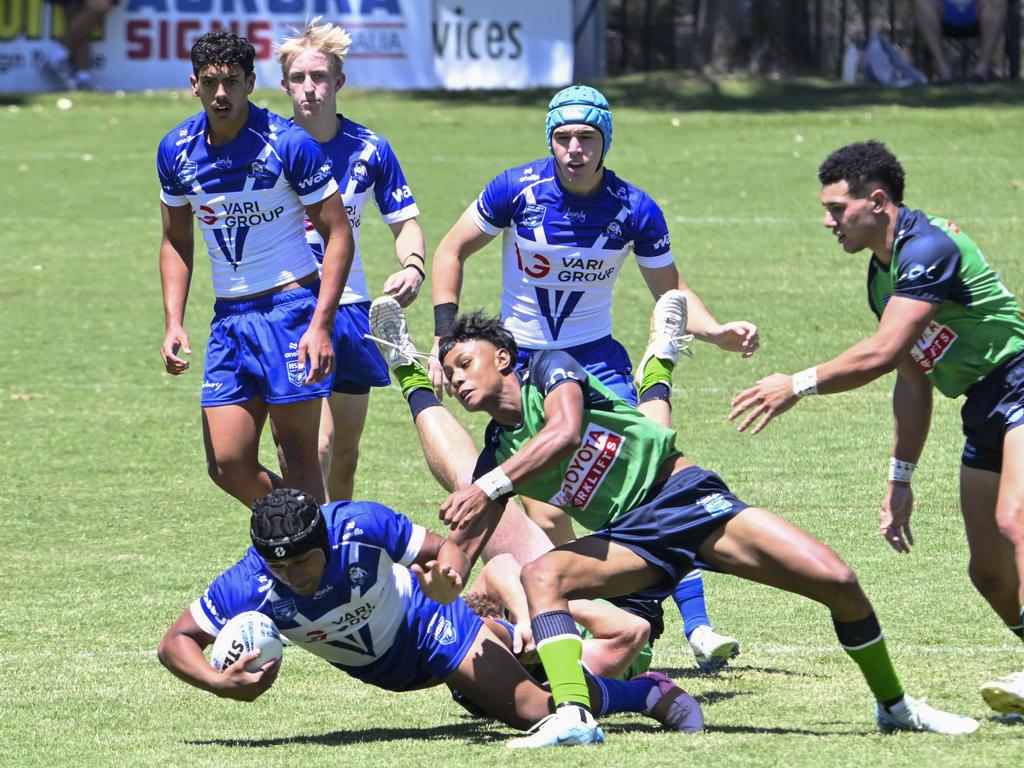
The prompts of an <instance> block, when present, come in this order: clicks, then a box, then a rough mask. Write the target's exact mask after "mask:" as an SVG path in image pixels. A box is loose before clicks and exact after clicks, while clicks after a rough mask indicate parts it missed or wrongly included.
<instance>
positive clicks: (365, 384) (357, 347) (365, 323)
mask: <svg viewBox="0 0 1024 768" xmlns="http://www.w3.org/2000/svg"><path fill="white" fill-rule="evenodd" d="M369 332H370V302H368V301H361V302H358V303H355V304H342V305H341V306H339V307H338V314H336V315H335V316H334V334H335V337H336V338H335V340H334V357H335V366H336V368H335V372H334V386H333V388H332V389H333V391H334V392H341V393H343V394H346V395H365V394H366V393H367V392H369V391H370V387H387V386H390V385H391V374H389V373H388V364H387V363H385V362H384V357H383V356H382V355H381V353H380V350H378V349H377V344H376V343H375V342H373V341H370V340H369V339H368V338H366V336H365V334H367V333H369Z"/></svg>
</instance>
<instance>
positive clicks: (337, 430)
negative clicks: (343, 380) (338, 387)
mask: <svg viewBox="0 0 1024 768" xmlns="http://www.w3.org/2000/svg"><path fill="white" fill-rule="evenodd" d="M369 404H370V395H369V394H359V395H353V394H348V393H343V392H335V393H334V394H332V395H331V396H330V397H329V398H327V399H326V400H325V401H324V408H323V412H322V413H321V415H320V440H319V443H318V447H317V450H318V452H319V454H320V466H321V468H322V469H323V470H324V478H325V482H326V485H327V497H328V498H329V499H330V500H331V501H342V500H349V499H351V498H353V494H354V493H355V484H356V468H357V466H358V465H359V440H360V438H361V437H362V435H363V428H364V427H365V426H366V412H367V409H368V408H369ZM328 424H329V425H330V427H331V428H332V432H333V434H332V435H331V437H332V439H331V440H330V441H328V440H327V435H326V434H325V427H327V426H328Z"/></svg>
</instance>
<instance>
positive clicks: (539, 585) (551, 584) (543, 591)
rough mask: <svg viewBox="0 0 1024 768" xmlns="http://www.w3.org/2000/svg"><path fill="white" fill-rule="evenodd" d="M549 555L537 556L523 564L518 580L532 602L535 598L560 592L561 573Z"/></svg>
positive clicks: (556, 594)
mask: <svg viewBox="0 0 1024 768" xmlns="http://www.w3.org/2000/svg"><path fill="white" fill-rule="evenodd" d="M550 559H551V558H549V557H538V558H537V559H536V560H534V561H532V562H529V563H527V564H526V565H524V566H523V570H522V573H521V575H520V580H521V581H522V583H523V589H524V590H526V595H527V597H528V598H530V602H531V603H532V602H533V601H534V600H535V599H537V598H541V599H543V598H549V597H559V596H561V595H563V592H562V574H561V572H560V571H559V569H558V568H557V567H554V564H553V563H551V562H545V561H550Z"/></svg>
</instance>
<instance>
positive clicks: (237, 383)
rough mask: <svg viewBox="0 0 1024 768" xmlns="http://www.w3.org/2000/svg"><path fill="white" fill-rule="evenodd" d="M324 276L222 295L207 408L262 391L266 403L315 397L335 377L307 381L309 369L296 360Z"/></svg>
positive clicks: (209, 349) (210, 348)
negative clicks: (288, 286) (253, 293)
mask: <svg viewBox="0 0 1024 768" xmlns="http://www.w3.org/2000/svg"><path fill="white" fill-rule="evenodd" d="M319 290H320V283H319V281H317V282H314V283H311V284H309V285H306V286H302V287H300V288H294V289H292V290H290V291H282V292H281V293H272V294H270V295H268V296H260V297H259V298H255V299H239V300H232V299H217V301H216V303H215V304H214V305H213V311H214V315H213V322H211V323H210V340H209V341H208V342H207V344H206V370H205V372H204V374H203V394H202V398H201V400H200V404H201V405H202V406H203V407H204V408H209V407H214V406H218V405H233V404H235V403H242V402H245V401H246V400H249V399H250V398H253V397H260V398H262V400H263V401H264V402H265V403H271V404H276V403H293V402H299V401H301V400H315V399H316V398H320V397H327V396H328V395H329V394H330V393H331V382H330V379H329V378H328V379H327V380H325V381H317V382H314V383H313V384H310V385H309V386H306V387H304V386H302V382H303V381H304V380H305V379H306V374H307V371H306V370H305V368H301V369H300V367H299V364H298V362H297V358H298V354H299V353H298V348H299V340H300V339H301V338H302V334H304V333H305V332H306V329H307V328H308V327H309V321H310V320H312V319H313V311H314V310H315V309H316V297H317V293H318V292H319Z"/></svg>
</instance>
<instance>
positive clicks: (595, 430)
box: [551, 424, 625, 509]
mask: <svg viewBox="0 0 1024 768" xmlns="http://www.w3.org/2000/svg"><path fill="white" fill-rule="evenodd" d="M583 435H584V436H583V445H581V446H580V447H579V448H578V449H577V450H576V453H574V454H573V456H572V459H570V461H569V466H568V468H567V469H566V470H565V476H564V477H563V478H562V487H561V488H560V489H559V491H558V493H556V494H555V495H554V496H553V497H552V498H551V503H552V504H554V505H555V506H556V507H573V508H575V509H586V508H587V505H588V504H590V502H591V500H592V499H593V498H594V494H595V493H596V492H597V489H598V488H600V487H601V483H602V482H604V479H605V477H607V475H608V472H609V471H610V470H611V468H612V466H613V465H614V464H615V462H616V460H617V459H618V458H619V452H620V450H621V448H622V443H623V440H624V439H625V438H624V436H623V435H620V434H618V433H617V432H612V431H611V430H609V429H605V428H603V427H599V426H597V425H595V424H588V425H587V426H586V429H584V431H583Z"/></svg>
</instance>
